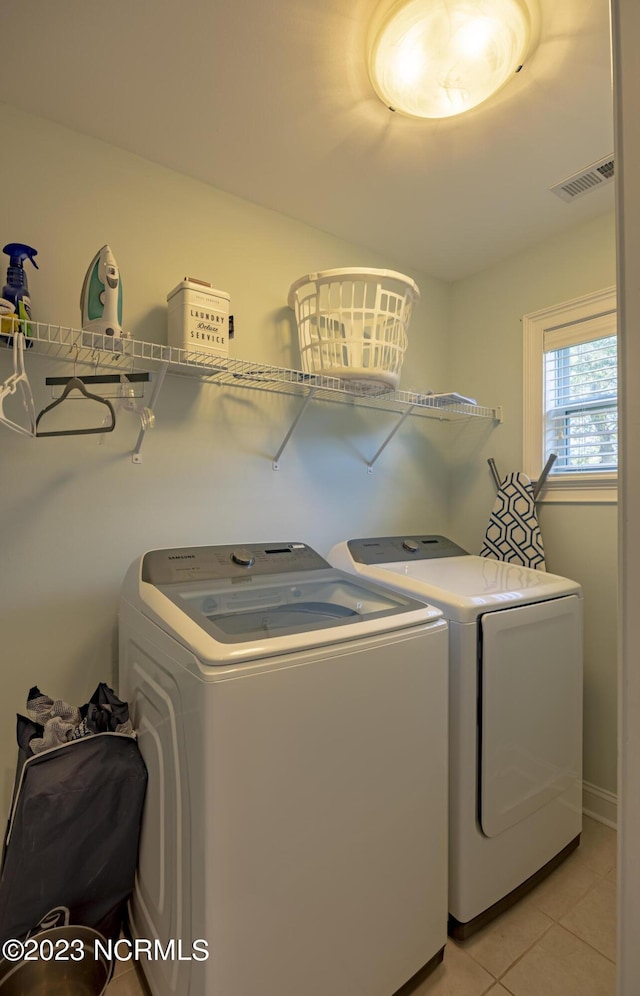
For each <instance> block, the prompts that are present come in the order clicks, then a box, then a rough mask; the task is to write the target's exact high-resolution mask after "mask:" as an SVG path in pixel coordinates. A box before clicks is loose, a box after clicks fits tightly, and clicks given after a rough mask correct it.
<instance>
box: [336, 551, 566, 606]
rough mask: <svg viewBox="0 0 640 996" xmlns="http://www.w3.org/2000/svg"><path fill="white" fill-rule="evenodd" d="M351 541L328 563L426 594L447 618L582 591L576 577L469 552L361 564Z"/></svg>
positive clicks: (406, 589) (362, 575) (408, 557)
mask: <svg viewBox="0 0 640 996" xmlns="http://www.w3.org/2000/svg"><path fill="white" fill-rule="evenodd" d="M350 546H351V544H350V543H342V544H339V545H338V546H337V547H334V548H333V550H332V551H331V553H330V554H329V559H330V561H331V562H332V563H334V564H336V565H337V566H340V567H342V568H346V569H348V570H351V571H353V572H354V573H356V574H358V575H359V576H360V577H367V578H369V579H370V580H372V581H378V582H379V583H380V584H387V585H391V586H392V587H393V588H395V589H396V590H400V591H403V592H406V593H407V594H410V595H414V596H415V597H417V598H421V599H424V601H425V602H429V603H430V604H431V605H435V606H437V607H438V608H439V609H442V611H443V612H444V615H445V617H446V618H447V619H450V620H453V621H456V622H463V623H466V622H474V621H475V620H476V619H477V617H478V616H479V615H480V614H481V613H483V612H491V611H496V610H497V609H505V608H508V607H509V606H511V605H526V604H529V603H532V602H541V601H544V600H547V599H550V598H559V597H561V596H562V595H570V594H578V595H580V594H581V588H580V585H579V584H577V582H575V581H570V580H568V579H567V578H562V577H559V576H558V575H556V574H548V573H546V572H545V571H536V570H532V569H531V568H529V567H521V566H520V565H519V564H509V563H505V562H504V561H501V560H492V559H490V558H488V557H476V556H472V555H470V554H467V555H462V556H461V555H459V554H458V555H455V556H452V557H439V558H436V559H429V558H425V559H423V558H421V557H420V559H415V560H413V559H410V558H411V556H412V555H411V554H410V553H407V555H406V559H403V560H398V561H395V562H389V563H369V564H364V563H361V562H358V561H356V560H355V559H354V558H353V556H352V555H351V550H350Z"/></svg>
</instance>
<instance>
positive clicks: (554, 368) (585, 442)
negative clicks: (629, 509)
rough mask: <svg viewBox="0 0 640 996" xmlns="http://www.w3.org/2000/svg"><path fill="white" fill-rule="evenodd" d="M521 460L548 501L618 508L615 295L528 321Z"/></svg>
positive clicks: (588, 298) (590, 297)
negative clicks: (544, 472) (541, 482)
mask: <svg viewBox="0 0 640 996" xmlns="http://www.w3.org/2000/svg"><path fill="white" fill-rule="evenodd" d="M522 329H523V372H524V378H523V429H524V433H523V458H524V469H525V473H527V474H528V475H529V477H531V479H532V480H536V479H537V477H538V475H539V473H540V470H541V469H542V467H544V466H545V464H546V463H547V461H548V459H549V457H550V456H551V455H552V454H555V455H556V461H555V463H554V464H553V467H552V469H551V473H550V474H549V477H548V478H547V483H546V485H545V488H544V492H543V494H542V500H543V501H553V502H556V501H560V502H562V501H567V502H576V501H578V502H583V501H584V502H598V503H601V502H615V501H616V500H617V478H618V383H617V382H618V348H617V314H616V289H615V287H610V288H607V289H605V290H602V291H595V292H594V293H592V294H587V295H585V296H584V297H581V298H577V299H575V300H573V301H566V302H564V303H562V304H556V305H553V306H552V307H550V308H545V309H543V310H542V311H536V312H534V313H532V314H528V315H524V316H523V319H522Z"/></svg>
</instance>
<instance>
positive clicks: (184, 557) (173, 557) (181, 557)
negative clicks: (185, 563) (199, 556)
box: [168, 553, 196, 560]
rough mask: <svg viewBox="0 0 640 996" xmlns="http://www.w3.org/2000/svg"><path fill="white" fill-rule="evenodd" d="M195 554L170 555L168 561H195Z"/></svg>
mask: <svg viewBox="0 0 640 996" xmlns="http://www.w3.org/2000/svg"><path fill="white" fill-rule="evenodd" d="M195 559H196V555H195V553H170V554H169V557H168V560H195Z"/></svg>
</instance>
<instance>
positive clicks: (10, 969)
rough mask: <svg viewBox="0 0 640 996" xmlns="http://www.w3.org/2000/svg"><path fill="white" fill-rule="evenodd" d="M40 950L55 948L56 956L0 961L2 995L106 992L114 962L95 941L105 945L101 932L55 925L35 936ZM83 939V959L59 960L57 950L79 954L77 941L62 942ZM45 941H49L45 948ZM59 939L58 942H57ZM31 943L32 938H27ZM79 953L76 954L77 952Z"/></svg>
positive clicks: (89, 995) (71, 995)
mask: <svg viewBox="0 0 640 996" xmlns="http://www.w3.org/2000/svg"><path fill="white" fill-rule="evenodd" d="M31 940H32V941H33V942H37V944H38V946H39V950H40V951H41V952H42V951H46V952H49V951H51V952H53V953H54V957H52V958H51V959H48V960H45V959H44V958H43V959H38V960H36V961H26V960H23V961H18V962H10V961H6V960H4V959H3V960H2V961H0V996H103V994H104V993H106V991H107V986H108V984H109V980H110V978H111V970H112V963H111V961H110V959H108V958H106V957H105V956H104V955H103V953H102V952H101V951H100V950H99V949H96V946H95V942H96V941H101V942H102V944H103V945H105V946H106V941H105V939H104V937H103V936H102V934H99V933H98V931H97V930H92V929H91V927H77V926H76V927H74V926H73V925H70V926H68V927H54V928H53V929H52V930H43V931H42V933H40V934H36V935H35V936H34V937H33V938H32V939H31ZM77 940H80V941H82V946H83V951H84V957H83V958H82V960H81V961H72V960H68V961H56V960H55V953H60V952H62V953H64V952H65V951H67V954H68V955H71V954H72V953H74V954H76V952H78V950H79V948H78V945H77V944H74V945H72V946H70V947H69V948H68V949H66V948H65V945H64V944H61V943H59V942H61V941H62V942H64V941H67V942H69V944H71V942H72V941H77ZM43 942H50V945H49V943H47V944H46V945H45V947H44V948H43V947H42V945H43ZM56 942H58V943H56ZM25 943H27V944H29V943H30V942H25ZM76 956H77V955H76Z"/></svg>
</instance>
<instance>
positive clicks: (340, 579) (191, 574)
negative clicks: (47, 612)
mask: <svg viewBox="0 0 640 996" xmlns="http://www.w3.org/2000/svg"><path fill="white" fill-rule="evenodd" d="M293 547H294V551H293V553H294V554H295V553H297V554H298V556H294V555H292V556H291V557H288V556H287V555H286V552H285V547H279V548H277V549H278V550H279V551H280V553H281V557H278V556H275V555H274V556H269V557H268V563H264V565H263V566H262V563H261V561H260V558H259V556H258V554H259V551H260V549H262V550H264V548H258V549H254V547H253V545H252V546H249V547H242V548H239V547H233V548H231V547H228V548H227V547H224V548H189V553H188V554H187V553H185V552H184V551H180V550H176V551H155V552H154V555H150V554H147V555H146V556H145V557H143V558H141V560H140V561H138V562H137V563H136V564H135V565H133V567H132V569H131V570H130V572H129V574H128V575H127V578H126V579H125V586H124V591H123V597H125V598H127V599H128V600H129V601H131V602H134V603H136V602H137V605H138V608H139V609H140V610H141V611H142V612H143V613H144V614H145V615H146V616H148V617H149V618H152V619H153V620H154V621H155V622H156V623H157V624H158V625H160V626H161V627H162V628H163V629H164V630H166V631H167V632H169V633H170V634H171V635H172V636H174V637H175V638H176V639H178V640H179V641H180V642H181V643H182V644H183V645H185V646H187V647H189V648H190V649H191V650H192V651H193V652H194V654H195V655H196V656H197V657H198V658H199V659H200V660H201V661H202V662H203V663H205V664H229V663H234V662H235V661H244V660H252V659H256V658H260V657H271V656H273V655H275V654H279V653H292V652H295V651H297V650H303V649H308V648H310V647H314V646H318V645H322V644H327V643H338V642H341V641H344V640H353V639H356V638H362V637H366V636H371V635H374V634H376V633H382V632H386V631H388V630H394V629H399V628H405V627H408V626H415V625H419V624H421V623H425V622H431V621H435V620H437V619H440V618H441V616H442V613H441V612H440V611H439V610H437V609H434V608H433V607H432V606H425V605H424V604H422V602H420V601H418V600H415V599H413V598H412V597H411V596H407V595H404V594H400V593H393V592H391V591H389V590H388V588H381V587H379V586H378V585H375V584H371V583H369V582H367V581H363V580H361V579H359V578H354V577H353V576H350V575H348V574H344V573H343V572H342V571H338V570H335V569H334V568H331V567H329V565H328V564H327V563H326V561H324V560H322V558H321V557H319V556H318V555H317V554H315V553H314V552H313V551H311V550H309V548H308V547H303V545H302V544H299V545H296V544H293ZM213 550H218V551H219V550H222V551H223V555H222V558H221V559H220V560H218V558H217V555H216V556H213V555H212V551H213ZM229 551H231V553H229ZM155 554H158V556H155ZM159 554H162V556H159ZM194 554H195V562H194ZM311 555H313V556H311ZM232 556H235V557H236V559H235V560H230V558H231V557H232ZM265 556H266V554H265ZM282 558H283V559H282ZM240 560H242V561H246V563H245V564H244V565H243V564H240V563H239V561H240ZM289 561H290V563H291V565H292V567H293V566H294V565H295V566H296V567H297V568H298V569H297V570H296V569H291V570H289V571H282V570H281V571H279V572H277V571H275V570H274V565H275V564H276V563H278V562H279V563H281V564H282V563H283V562H284V563H286V562H289ZM198 562H201V563H202V564H203V565H205V564H206V570H205V569H203V570H202V571H201V572H198V570H197V565H198ZM150 565H151V566H150ZM254 567H255V568H257V570H258V573H253V571H252V568H254ZM169 568H170V571H171V572H172V573H170V574H167V573H166V572H167V569H169ZM243 568H244V569H243ZM178 571H184V573H182V574H178V573H177V572H178ZM203 575H204V576H203ZM154 577H155V578H156V580H155V582H154V580H153V578H154ZM169 577H171V578H172V580H168V578H169ZM176 577H178V579H177V580H176Z"/></svg>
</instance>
